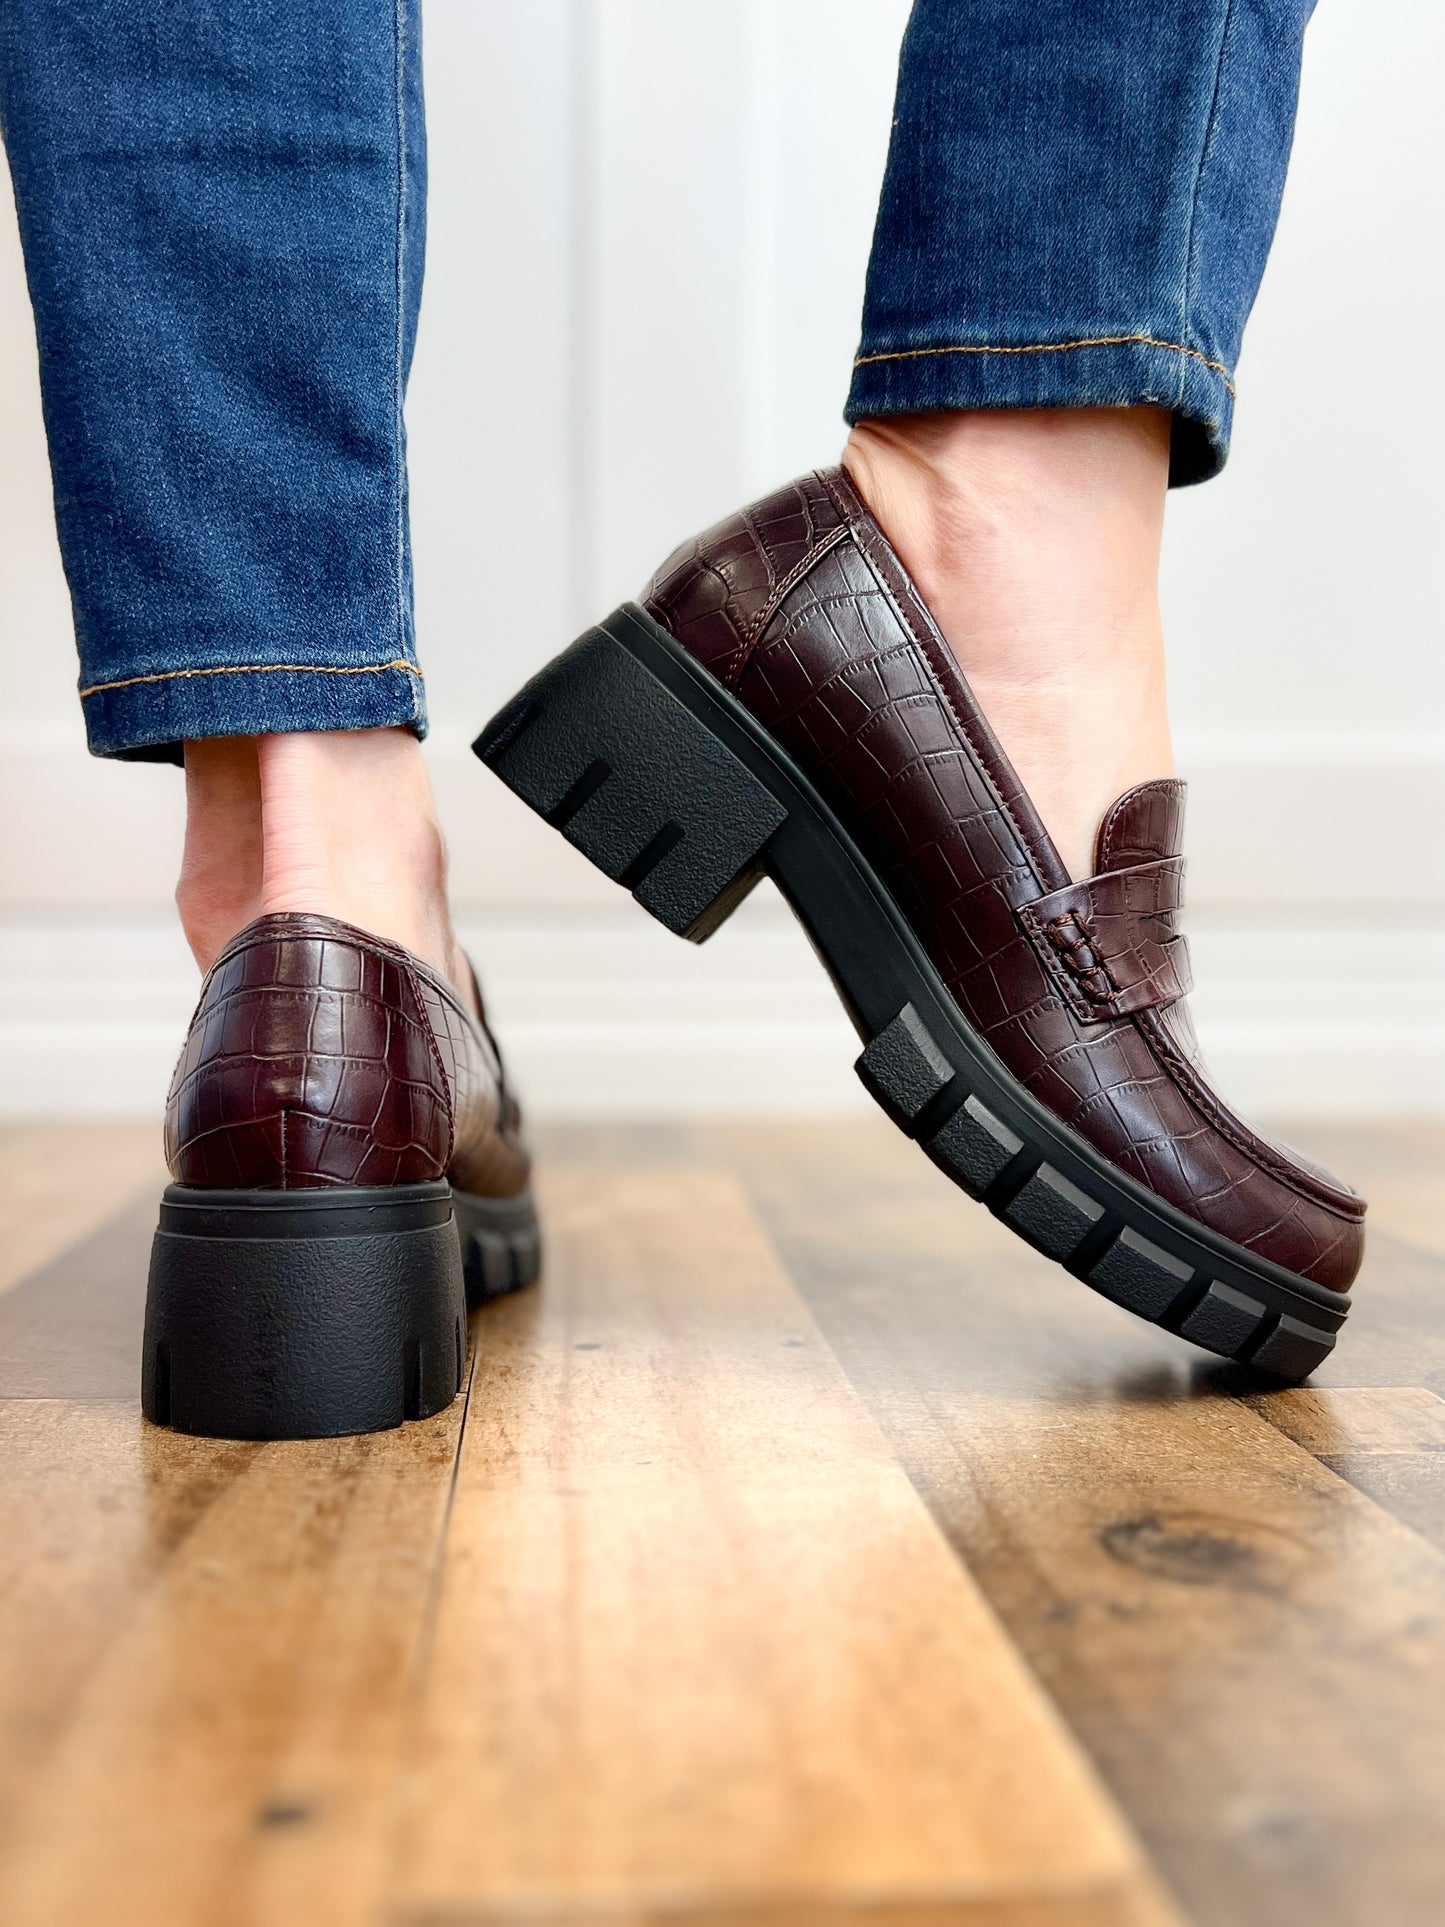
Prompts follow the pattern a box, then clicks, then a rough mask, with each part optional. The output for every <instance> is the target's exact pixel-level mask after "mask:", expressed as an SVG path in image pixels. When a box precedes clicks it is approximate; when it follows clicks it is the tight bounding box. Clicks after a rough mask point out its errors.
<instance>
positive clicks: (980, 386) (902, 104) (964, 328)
mask: <svg viewBox="0 0 1445 1927" xmlns="http://www.w3.org/2000/svg"><path fill="white" fill-rule="evenodd" d="M1312 9H1313V0H1032V4H1029V5H1021V4H1019V0H917V4H916V5H915V7H914V10H913V14H912V17H911V19H910V21H909V25H908V31H907V34H906V36H905V39H904V43H903V57H902V62H901V66H900V70H899V79H898V101H897V109H896V117H895V121H894V129H893V139H892V144H891V147H890V151H889V156H888V171H887V175H886V178H885V181H884V186H883V196H882V201H881V204H880V207H879V213H878V226H877V231H876V234H875V237H874V244H873V256H872V261H871V264H870V267H869V273H868V287H867V294H866V298H865V301H864V312H863V339H862V343H861V346H860V348H859V351H858V362H857V365H856V367H855V369H854V374H853V385H852V390H851V393H850V395H849V398H848V407H847V416H848V419H849V421H859V420H861V419H863V418H865V417H867V416H871V415H891V414H903V413H908V412H910V411H912V410H916V409H938V408H950V409H951V408H1058V407H1118V406H1123V405H1127V404H1134V403H1154V404H1157V405H1159V406H1163V407H1167V408H1169V409H1170V410H1172V411H1173V416H1174V433H1173V438H1172V458H1171V479H1172V480H1173V481H1174V482H1176V483H1183V482H1197V481H1202V480H1204V479H1205V478H1206V477H1208V476H1210V475H1213V474H1214V473H1215V472H1216V471H1217V470H1218V469H1219V468H1220V467H1221V466H1222V464H1223V462H1224V459H1225V456H1226V454H1227V452H1228V448H1229V431H1230V423H1231V418H1232V414H1233V408H1234V367H1235V362H1236V360H1237V358H1238V355H1239V347H1240V340H1241V337H1242V336H1243V333H1244V324H1245V321H1246V320H1247V319H1248V316H1249V311H1250V308H1251V307H1252V306H1253V304H1254V297H1255V294H1256V292H1257V290H1258V287H1259V280H1260V276H1261V274H1262V273H1263V271H1264V263H1265V257H1266V255H1267V254H1268V252H1269V246H1270V241H1271V239H1272V238H1273V234H1274V225H1275V220H1276V217H1277V215H1278V212H1279V201H1280V194H1281V192H1282V190H1283V187H1284V176H1285V167H1286V164H1287V162H1288V159H1289V149H1290V141H1291V138H1292V136H1293V131H1294V113H1295V101H1296V97H1297V93H1298V88H1299V67H1300V51H1301V42H1302V40H1303V36H1304V30H1305V25H1306V23H1307V21H1308V19H1309V16H1310V13H1311V11H1312Z"/></svg>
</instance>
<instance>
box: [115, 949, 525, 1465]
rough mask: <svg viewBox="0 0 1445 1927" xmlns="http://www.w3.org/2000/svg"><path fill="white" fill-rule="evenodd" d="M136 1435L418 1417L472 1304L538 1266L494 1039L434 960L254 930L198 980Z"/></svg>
mask: <svg viewBox="0 0 1445 1927" xmlns="http://www.w3.org/2000/svg"><path fill="white" fill-rule="evenodd" d="M166 1157H167V1162H168V1163H169V1165H170V1168H171V1173H172V1176H173V1177H174V1178H175V1180H176V1181H175V1183H174V1184H172V1185H170V1186H169V1187H168V1188H167V1190H166V1193H165V1197H164V1199H163V1201H162V1204H161V1213H160V1226H159V1229H158V1230H157V1232H156V1237H155V1245H154V1250H153V1254H152V1258H151V1271H150V1286H149V1291H148V1295H147V1301H146V1327H145V1351H144V1364H143V1370H142V1395H141V1396H142V1404H143V1406H144V1409H145V1413H146V1416H147V1417H148V1418H151V1419H154V1420H155V1421H156V1422H157V1423H158V1424H161V1425H171V1426H174V1427H175V1428H176V1429H177V1430H178V1431H182V1432H197V1433H201V1434H203V1435H205V1436H207V1437H211V1438H247V1439H274V1438H319V1437H328V1436H332V1435H334V1434H337V1433H344V1432H376V1431H381V1430H383V1429H385V1428H386V1427H389V1426H394V1425H400V1424H401V1422H402V1420H403V1419H404V1418H425V1417H428V1416H429V1415H430V1414H431V1413H433V1412H438V1411H440V1410H441V1409H442V1408H443V1407H444V1406H446V1405H448V1404H450V1403H451V1401H452V1399H453V1398H455V1396H456V1394H457V1392H458V1390H459V1389H460V1386H461V1379H462V1364H463V1359H464V1357H465V1354H466V1313H467V1309H468V1306H469V1305H477V1304H480V1303H481V1302H482V1301H483V1300H484V1299H486V1298H491V1297H495V1296H497V1295H498V1294H499V1293H501V1292H504V1291H511V1290H515V1289H516V1288H518V1287H519V1286H522V1285H527V1284H530V1283H531V1282H532V1281H533V1280H534V1279H535V1278H536V1276H537V1273H538V1270H539V1268H540V1264H541V1246H540V1241H539V1237H538V1230H537V1218H536V1213H535V1211H534V1209H533V1205H532V1196H531V1191H530V1189H529V1179H530V1160H529V1158H528V1154H527V1148H526V1144H525V1142H524V1140H523V1137H522V1130H521V1116H520V1113H519V1111H518V1109H517V1104H516V1101H515V1099H514V1098H513V1097H512V1095H511V1093H510V1092H509V1091H508V1089H507V1085H506V1078H505V1074H504V1072H503V1069H502V1060H501V1056H500V1054H499V1052H498V1050H497V1047H496V1043H495V1041H494V1040H493V1038H492V1035H491V1032H490V1031H489V1030H488V1028H487V1026H486V1024H485V1022H482V1023H478V1021H477V1020H476V1018H474V1017H473V1016H472V1014H471V1012H470V1011H469V1010H468V1009H467V1008H466V1006H465V1004H464V1002H463V1000H462V999H461V998H460V997H458V995H457V993H456V991H455V990H454V989H453V988H452V986H451V985H450V984H449V983H447V982H446V981H445V980H444V979H443V978H441V977H439V976H438V975H437V974H436V972H435V971H433V970H431V969H429V968H428V967H427V965H426V964H424V963H423V962H422V961H421V960H420V958H418V957H413V956H412V955H411V954H410V952H408V951H406V950H403V949H401V948H400V947H399V946H398V945H396V944H392V943H387V942H386V941H384V940H383V939H382V938H380V937H373V936H371V935H369V934H368V933H367V932H366V931H364V930H357V929H354V928H353V927H352V925H350V924H347V923H339V922H337V921H336V920H335V919H334V918H332V917H321V916H310V915H303V914H298V913H290V914H287V915H283V916H268V917H261V918H258V920H257V921H256V922H255V923H252V924H250V925H248V926H247V928H246V929H244V930H243V931H242V932H241V933H240V935H239V936H238V937H236V938H234V939H233V941H232V942H231V943H230V944H228V945H227V947H226V949H225V950H224V951H223V952H222V954H221V955H220V957H218V958H217V960H216V962H215V964H214V965H213V967H212V969H211V970H210V972H209V974H208V975H207V977H206V980H205V983H204V984H203V985H202V988H201V998H200V1002H199V1004H198V1005H197V1007H196V1014H195V1017H194V1018H193V1019H192V1022H191V1028H190V1034H189V1036H188V1037H187V1038H186V1044H185V1048H184V1050H183V1051H182V1053H181V1059H180V1062H179V1064H178V1065H177V1066H176V1072H175V1076H174V1078H173V1079H172V1082H171V1092H170V1098H169V1101H168V1103H167V1106H166Z"/></svg>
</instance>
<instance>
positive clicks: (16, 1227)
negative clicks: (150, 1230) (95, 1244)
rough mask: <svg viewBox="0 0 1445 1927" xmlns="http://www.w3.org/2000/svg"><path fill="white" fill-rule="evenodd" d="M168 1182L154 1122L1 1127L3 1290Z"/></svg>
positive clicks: (0, 1257) (0, 1270)
mask: <svg viewBox="0 0 1445 1927" xmlns="http://www.w3.org/2000/svg"><path fill="white" fill-rule="evenodd" d="M165 1182H166V1168H165V1159H164V1157H163V1156H162V1154H161V1135H160V1132H159V1130H158V1129H157V1128H156V1126H155V1125H154V1124H31V1125H25V1126H23V1127H22V1126H18V1125H13V1124H10V1125H0V1292H5V1291H8V1290H9V1289H10V1287H11V1286H12V1285H15V1284H18V1283H19V1281H20V1280H21V1279H22V1278H26V1277H28V1276H29V1275H30V1274H31V1273H32V1272H34V1271H36V1270H38V1269H39V1268H40V1267H41V1266H42V1265H45V1264H47V1263H48V1262H49V1261H50V1260H51V1259H52V1258H55V1257H58V1256H59V1254H60V1253H61V1252H62V1251H65V1250H67V1249H68V1248H69V1247H70V1246H72V1245H75V1244H79V1243H80V1242H81V1241H82V1240H83V1239H85V1238H86V1237H87V1236H89V1234H90V1233H91V1232H93V1231H94V1230H96V1229H97V1227H98V1226H100V1225H103V1224H105V1223H106V1222H107V1221H108V1220H109V1219H110V1218H112V1217H114V1215H115V1214H116V1212H117V1211H118V1210H119V1209H120V1208H121V1207H122V1206H123V1205H125V1204H127V1203H128V1202H129V1201H130V1200H131V1199H132V1198H134V1197H138V1196H140V1195H141V1194H143V1193H146V1192H150V1191H154V1193H155V1195H156V1197H159V1196H160V1193H161V1190H162V1188H163V1187H164V1185H165Z"/></svg>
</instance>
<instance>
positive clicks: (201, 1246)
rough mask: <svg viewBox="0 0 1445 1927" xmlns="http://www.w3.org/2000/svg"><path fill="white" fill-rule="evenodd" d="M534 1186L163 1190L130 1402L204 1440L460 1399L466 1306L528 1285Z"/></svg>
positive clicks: (312, 1429)
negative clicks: (502, 1191)
mask: <svg viewBox="0 0 1445 1927" xmlns="http://www.w3.org/2000/svg"><path fill="white" fill-rule="evenodd" d="M540 1262H541V1251H540V1244H539V1240H538V1234H537V1221H536V1216H535V1213H534V1212H533V1209H532V1204H531V1200H530V1197H527V1196H524V1197H522V1198H520V1199H514V1200H505V1201H498V1200H493V1199H486V1198H471V1197H468V1196H467V1195H466V1194H465V1193H460V1192H459V1193H456V1194H455V1196H454V1194H453V1193H452V1191H451V1188H450V1187H449V1186H448V1185H447V1184H446V1183H445V1182H444V1181H442V1182H437V1183H431V1184H406V1185H391V1186H386V1187H364V1186H357V1187H345V1188H338V1189H336V1190H326V1191H321V1190H317V1191H209V1190H201V1189H199V1188H194V1187H191V1186H189V1185H181V1184H173V1185H171V1186H170V1187H169V1188H168V1189H167V1191H166V1193H165V1196H164V1199H163V1200H162V1203H161V1212H160V1225H159V1228H158V1229H157V1231H156V1235H155V1243H154V1245H153V1247H152V1252H151V1269H150V1284H149V1288H148V1292H147V1297H146V1320H145V1339H144V1354H143V1365H142V1373H141V1405H142V1408H143V1410H144V1412H145V1415H146V1417H147V1418H149V1419H152V1420H154V1421H155V1423H156V1424H158V1425H169V1426H172V1427H174V1429H175V1430H177V1431H179V1432H192V1433H198V1434H200V1435H201V1436H203V1437H206V1438H231V1439H293V1438H331V1437H335V1436H337V1435H340V1434H343V1433H352V1432H380V1431H386V1430H388V1429H390V1428H391V1427H393V1426H397V1425H400V1424H401V1423H402V1421H403V1420H404V1419H409V1418H429V1417H430V1416H431V1415H432V1414H433V1413H434V1412H440V1411H441V1410H443V1409H444V1407H446V1406H447V1405H449V1404H450V1403H451V1401H452V1400H453V1399H454V1398H455V1397H456V1395H457V1392H458V1391H459V1390H460V1388H461V1383H462V1370H463V1365H464V1362H465V1359H466V1350H467V1334H466V1316H467V1310H468V1308H469V1306H471V1305H476V1304H480V1303H482V1302H483V1301H484V1300H486V1299H488V1298H493V1297H496V1296H497V1295H498V1294H499V1293H501V1292H504V1291H511V1290H515V1289H517V1288H518V1287H519V1286H521V1285H525V1284H530V1283H531V1282H532V1281H533V1279H535V1278H536V1276H537V1273H538V1270H539V1268H540Z"/></svg>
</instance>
